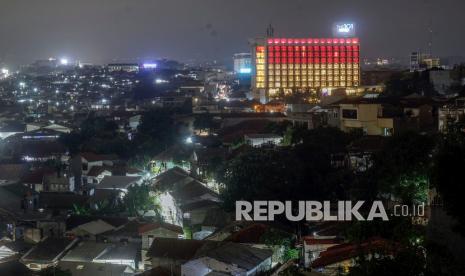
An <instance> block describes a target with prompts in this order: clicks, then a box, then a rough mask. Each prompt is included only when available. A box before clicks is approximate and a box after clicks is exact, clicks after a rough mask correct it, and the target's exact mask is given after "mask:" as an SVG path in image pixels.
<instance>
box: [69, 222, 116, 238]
mask: <svg viewBox="0 0 465 276" xmlns="http://www.w3.org/2000/svg"><path fill="white" fill-rule="evenodd" d="M113 229H115V227H114V226H113V225H111V224H109V223H107V222H105V221H103V220H101V219H99V220H93V221H90V222H87V223H84V224H81V225H79V226H77V227H75V228H73V229H70V230H68V231H66V236H68V237H80V238H82V239H86V240H94V241H95V240H96V239H97V235H99V234H102V233H105V232H107V231H110V230H113Z"/></svg>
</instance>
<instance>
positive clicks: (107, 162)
mask: <svg viewBox="0 0 465 276" xmlns="http://www.w3.org/2000/svg"><path fill="white" fill-rule="evenodd" d="M117 160H118V157H117V156H116V155H113V154H95V153H92V152H84V153H81V165H82V178H83V179H82V180H83V181H82V183H83V184H88V183H89V184H92V183H93V182H94V179H95V178H96V177H97V176H98V173H96V172H95V171H94V172H92V173H93V174H92V175H91V176H90V178H87V175H88V174H89V172H91V170H92V168H93V167H103V166H107V167H112V166H113V165H114V164H115V162H116V161H117ZM95 174H97V176H96V175H95Z"/></svg>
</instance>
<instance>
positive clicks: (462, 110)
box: [438, 97, 465, 132]
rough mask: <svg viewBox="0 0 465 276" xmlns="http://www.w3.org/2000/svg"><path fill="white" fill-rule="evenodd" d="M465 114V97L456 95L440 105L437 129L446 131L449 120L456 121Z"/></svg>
mask: <svg viewBox="0 0 465 276" xmlns="http://www.w3.org/2000/svg"><path fill="white" fill-rule="evenodd" d="M464 116H465V97H458V98H455V99H452V100H450V101H449V102H447V103H445V104H444V105H442V106H441V107H440V108H439V110H438V117H439V119H438V128H439V131H442V132H445V131H447V125H448V123H449V122H458V121H459V120H460V119H462V118H464Z"/></svg>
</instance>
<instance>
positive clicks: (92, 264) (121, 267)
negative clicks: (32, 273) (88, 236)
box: [59, 241, 139, 275]
mask: <svg viewBox="0 0 465 276" xmlns="http://www.w3.org/2000/svg"><path fill="white" fill-rule="evenodd" d="M137 252H138V245H136V244H127V243H103V242H95V241H81V242H79V243H78V244H77V245H76V246H75V247H73V248H72V249H71V250H70V251H69V252H68V253H67V254H66V255H65V256H64V257H63V258H62V259H61V261H60V263H59V266H60V267H61V268H64V267H68V268H71V270H76V272H79V273H80V274H82V273H83V271H82V270H84V271H85V270H87V271H89V270H93V269H95V268H98V267H100V268H102V269H103V268H104V266H103V265H105V266H106V268H105V269H104V270H105V271H107V272H112V271H113V272H114V271H115V270H116V271H121V272H125V273H133V272H134V271H135V270H136V269H137V263H138V261H139V258H138V256H137V254H138V253H137ZM73 275H74V274H73ZM92 275H94V274H92ZM104 275H107V274H104ZM117 275H123V274H117Z"/></svg>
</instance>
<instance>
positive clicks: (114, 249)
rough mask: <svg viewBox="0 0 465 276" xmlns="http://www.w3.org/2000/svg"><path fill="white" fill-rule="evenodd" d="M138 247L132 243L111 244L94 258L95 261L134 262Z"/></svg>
mask: <svg viewBox="0 0 465 276" xmlns="http://www.w3.org/2000/svg"><path fill="white" fill-rule="evenodd" d="M139 249H140V248H139V245H138V244H134V243H126V244H112V245H111V246H110V247H109V248H108V249H107V250H106V251H105V252H103V253H102V254H100V255H99V256H98V257H96V258H95V261H97V262H99V261H110V260H136V258H137V254H138V251H139Z"/></svg>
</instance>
